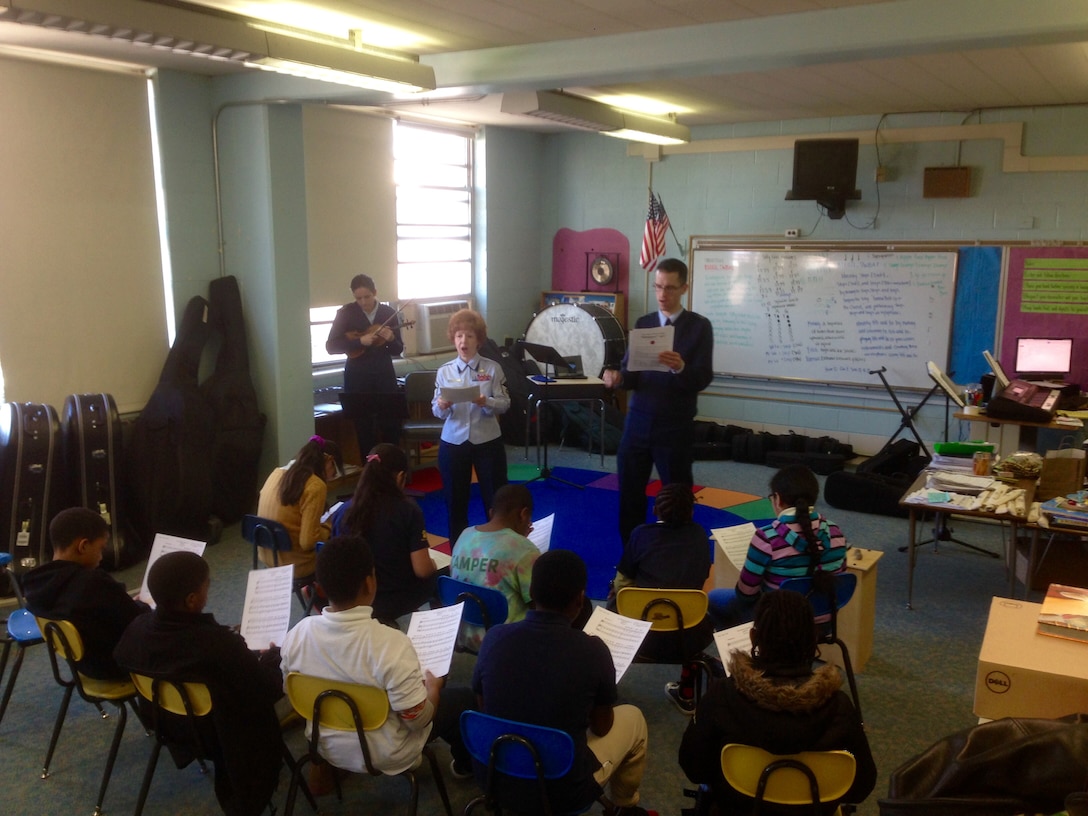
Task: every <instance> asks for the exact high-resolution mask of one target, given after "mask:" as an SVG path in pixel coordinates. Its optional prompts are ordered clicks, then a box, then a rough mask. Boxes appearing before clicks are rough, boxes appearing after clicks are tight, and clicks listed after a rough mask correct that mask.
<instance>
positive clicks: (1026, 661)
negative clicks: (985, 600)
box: [974, 598, 1088, 720]
mask: <svg viewBox="0 0 1088 816" xmlns="http://www.w3.org/2000/svg"><path fill="white" fill-rule="evenodd" d="M1040 607H1041V604H1037V603H1028V602H1027V601H1013V600H1009V599H1008V598H994V599H993V600H992V601H991V602H990V618H989V620H988V621H987V623H986V634H985V636H984V637H983V639H982V649H981V651H980V652H979V656H978V674H977V676H976V679H975V708H974V711H975V714H976V715H977V716H979V717H985V718H987V719H991V720H996V719H1000V718H1002V717H1046V718H1055V717H1063V716H1065V715H1066V714H1073V713H1076V712H1081V711H1088V643H1078V642H1076V641H1072V640H1064V639H1062V638H1055V637H1047V636H1046V635H1040V634H1039V633H1038V632H1036V630H1035V627H1036V623H1037V622H1038V617H1039V609H1040Z"/></svg>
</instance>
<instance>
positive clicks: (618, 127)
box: [501, 91, 691, 144]
mask: <svg viewBox="0 0 1088 816" xmlns="http://www.w3.org/2000/svg"><path fill="white" fill-rule="evenodd" d="M501 110H502V112H503V113H515V114H520V115H522V116H533V117H536V118H538V119H547V120H549V121H551V122H559V123H560V124H563V125H567V126H568V127H573V128H578V129H579V130H591V131H594V132H595V133H603V134H604V135H605V136H614V137H616V138H617V139H628V140H630V141H634V142H650V143H651V144H684V143H685V142H690V141H691V131H690V130H688V128H686V127H684V126H683V125H678V124H676V123H675V122H673V121H670V120H668V119H659V118H657V117H654V116H643V115H642V114H638V113H631V112H629V111H621V110H618V109H617V108H613V107H612V106H611V105H604V104H602V103H600V102H596V101H594V100H592V99H585V98H584V97H581V96H574V95H573V94H568V93H563V92H562V91H517V92H508V93H504V94H503V95H502V105H501Z"/></svg>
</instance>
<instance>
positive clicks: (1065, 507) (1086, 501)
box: [1039, 490, 1088, 531]
mask: <svg viewBox="0 0 1088 816" xmlns="http://www.w3.org/2000/svg"><path fill="white" fill-rule="evenodd" d="M1039 512H1040V513H1042V514H1043V515H1045V516H1046V517H1047V521H1049V522H1050V526H1052V527H1069V528H1071V529H1074V530H1078V531H1088V491H1085V490H1081V491H1079V492H1077V493H1071V494H1070V495H1068V496H1058V497H1057V498H1053V499H1050V500H1049V501H1045V502H1043V503H1042V504H1041V505H1040V506H1039Z"/></svg>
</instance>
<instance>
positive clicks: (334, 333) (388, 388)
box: [325, 301, 404, 394]
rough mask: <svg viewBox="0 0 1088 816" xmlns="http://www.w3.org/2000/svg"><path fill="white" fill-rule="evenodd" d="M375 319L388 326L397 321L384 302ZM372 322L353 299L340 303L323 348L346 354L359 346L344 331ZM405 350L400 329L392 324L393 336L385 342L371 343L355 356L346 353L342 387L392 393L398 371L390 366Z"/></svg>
mask: <svg viewBox="0 0 1088 816" xmlns="http://www.w3.org/2000/svg"><path fill="white" fill-rule="evenodd" d="M374 322H375V323H377V324H379V325H380V324H382V323H386V324H387V325H388V326H389V327H390V328H393V327H395V326H396V325H397V318H396V312H395V311H394V310H393V308H392V307H391V306H386V305H385V304H384V303H382V304H379V305H378V311H377V312H375V314H374ZM372 325H374V324H373V323H371V322H370V321H369V320H367V319H366V315H365V314H363V310H362V309H361V308H360V307H359V304H358V303H355V302H354V301H352V302H351V303H347V304H345V305H343V306H341V307H340V309H339V310H338V311H337V312H336V317H335V318H333V321H332V326H331V327H330V329H329V339H328V340H326V341H325V350H326V351H328V352H329V354H347V353H348V352H349V351H357V350H358V349H360V348H362V347H361V346H360V345H359V344H358V342H357V341H354V340H349V339H348V338H347V337H346V336H345V335H346V334H347V332H349V331H359V332H363V331H366V330H367V329H369V328H370V327H371V326H372ZM403 351H404V343H402V342H401V338H400V329H398V328H393V340H392V341H391V342H390V343H388V344H386V345H384V346H371V347H370V348H367V349H366V351H365V353H364V354H362V355H361V356H359V357H355V358H354V359H353V358H351V357H349V358H348V360H347V362H346V363H345V364H344V390H345V391H347V392H349V393H350V392H354V393H371V394H392V393H395V392H396V390H397V375H396V373H395V372H394V370H393V358H394V357H399V356H400V354H401V353H402V352H403Z"/></svg>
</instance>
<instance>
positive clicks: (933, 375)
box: [880, 360, 1001, 558]
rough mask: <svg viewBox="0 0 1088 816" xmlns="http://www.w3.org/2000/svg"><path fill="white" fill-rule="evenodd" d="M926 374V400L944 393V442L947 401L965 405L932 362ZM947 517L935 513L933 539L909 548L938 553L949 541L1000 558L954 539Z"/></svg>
mask: <svg viewBox="0 0 1088 816" xmlns="http://www.w3.org/2000/svg"><path fill="white" fill-rule="evenodd" d="M926 373H928V374H929V378H930V379H931V380H933V382H934V385H933V388H931V389H930V390H929V394H927V395H926V399H929V397H931V396H933V394H934V392H936V391H937V390H938V389H940V390H941V391H944V399H945V403H944V438H945V440H947V439H948V403H949V400H951V401H952V402H954V403H956V405H957V406H959V407H960V408H963V407H964V405H965V403H964V401H963V397H962V396H960V390H959V388H957V387H956V384H955V383H954V382H952V380H951V379H950V378H949V376H948V375H946V374H945V373H944V372H943V371H941V369H940V368H939V367H938V366H937V364H936V363H934V362H933V361H932V360H930V361H929V362H927V363H926ZM880 379H884V376H883V375H881V377H880ZM924 403H925V400H922V403H921V404H919V405H918V407H919V408H921V407H922V404H924ZM912 415H913V414H912ZM949 515H950V514H948V513H937V514H936V518H935V519H934V521H933V538H931V539H928V540H926V541H919V542H917V543H914V542H912V543H911V544H910V545H909V546H913V547H924V546H925V545H926V544H933V551H934V552H938V551H939V547H940V543H941V542H942V541H951V542H952V543H953V544H959V545H960V546H961V547H965V548H967V549H968V550H974V551H975V552H977V553H981V554H982V555H988V556H989V557H990V558H1000V557H1001V556H1000V555H998V554H997V553H995V552H991V551H990V550H987V549H985V548H983V547H976V546H975V545H974V544H968V543H967V542H966V541H961V540H960V539H958V538H956V537H955V536H954V535H953V533H954V532H955V531H954V530H953V529H952V527H951V526H950V525H949V524H948V516H949ZM906 551H907V548H906V547H900V548H899V552H906Z"/></svg>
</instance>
